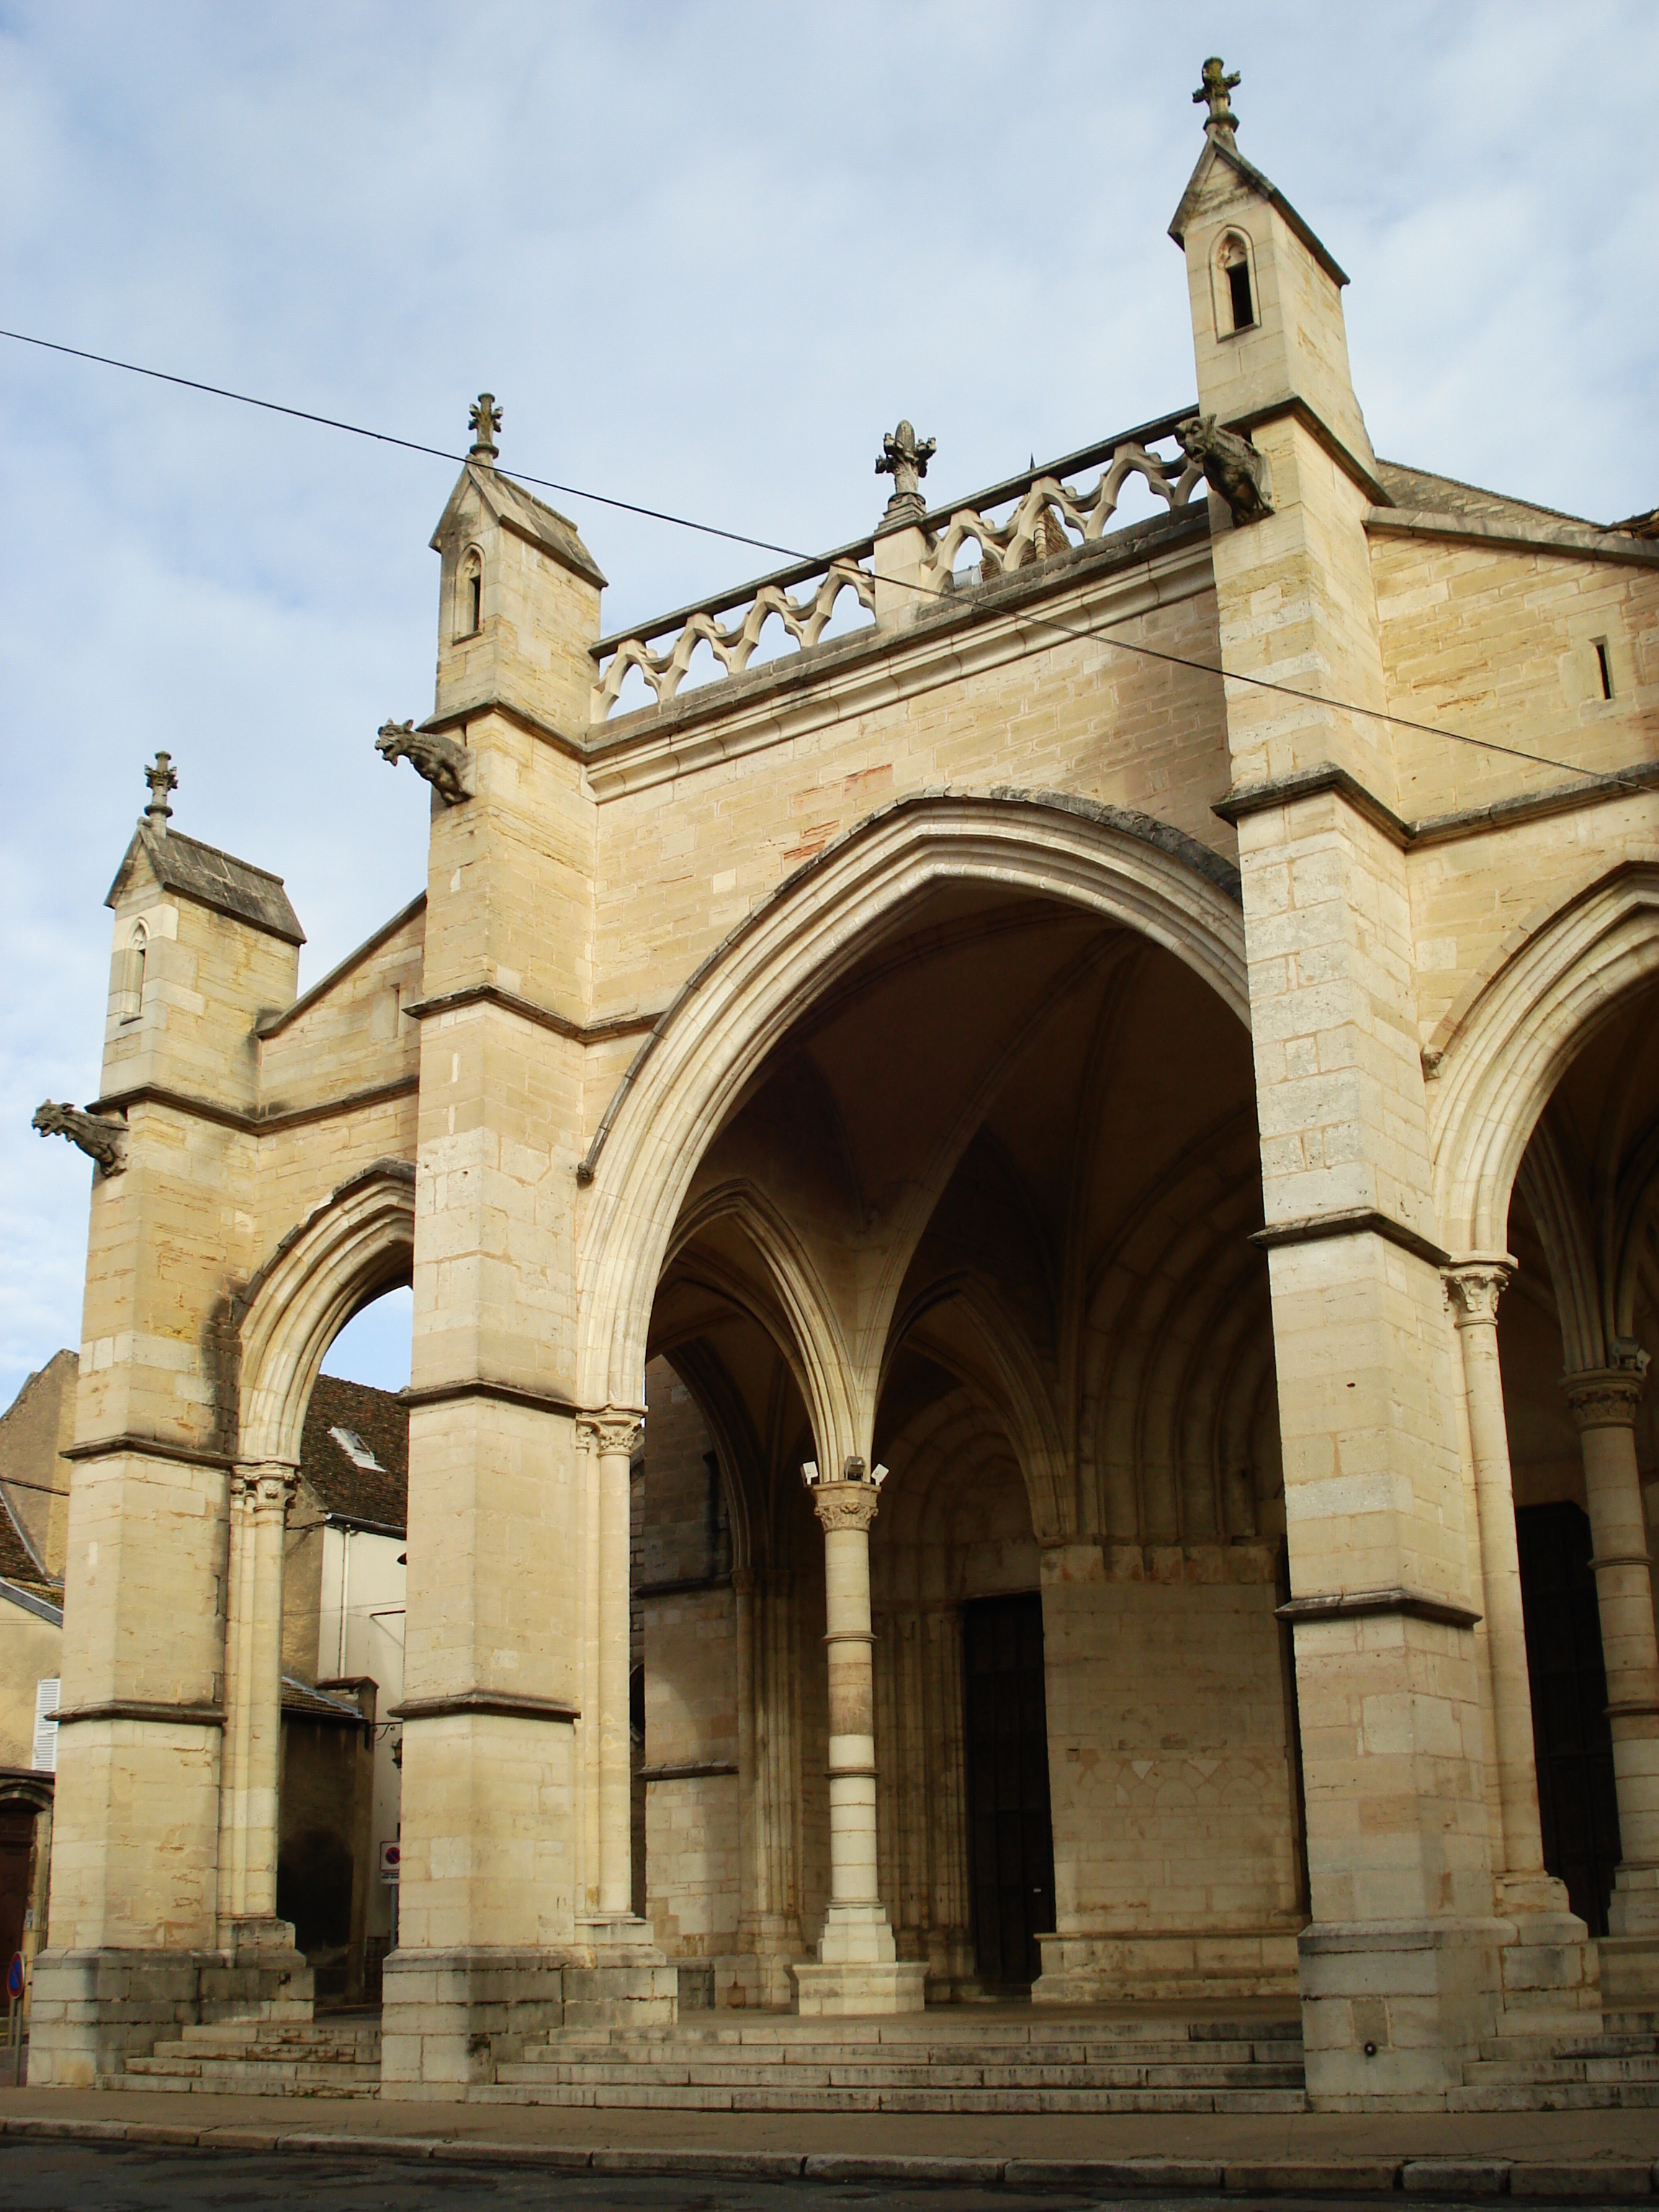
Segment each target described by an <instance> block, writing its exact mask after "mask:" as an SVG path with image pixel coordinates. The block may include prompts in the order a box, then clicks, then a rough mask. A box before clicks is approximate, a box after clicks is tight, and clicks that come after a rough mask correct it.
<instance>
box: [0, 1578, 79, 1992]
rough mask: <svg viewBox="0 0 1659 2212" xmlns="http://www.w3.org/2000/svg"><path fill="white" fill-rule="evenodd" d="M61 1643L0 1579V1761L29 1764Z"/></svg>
mask: <svg viewBox="0 0 1659 2212" xmlns="http://www.w3.org/2000/svg"><path fill="white" fill-rule="evenodd" d="M63 1646H64V1631H63V1627H62V1626H61V1624H60V1623H59V1622H58V1621H52V1620H41V1619H40V1616H39V1615H38V1614H36V1613H33V1612H30V1611H27V1610H25V1608H24V1607H22V1606H21V1605H20V1604H18V1603H17V1602H16V1601H15V1599H14V1598H12V1597H11V1595H10V1594H9V1591H8V1590H7V1589H6V1587H5V1585H4V1584H3V1583H0V1767H21V1768H32V1767H33V1765H34V1763H35V1760H34V1736H35V1725H34V1723H35V1696H36V1692H37V1691H38V1689H39V1687H40V1684H41V1683H42V1682H43V1681H46V1680H58V1677H59V1674H60V1673H61V1666H62V1661H61V1654H62V1651H63ZM0 1964H3V1961H0Z"/></svg>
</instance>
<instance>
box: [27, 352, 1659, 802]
mask: <svg viewBox="0 0 1659 2212" xmlns="http://www.w3.org/2000/svg"><path fill="white" fill-rule="evenodd" d="M0 338H11V339H13V340H14V341H15V343H17V344H19V345H27V346H36V347H39V348H40V349H42V350H43V351H45V352H47V353H58V354H65V355H67V356H69V357H70V359H71V360H74V361H88V362H95V363H96V364H97V366H98V367H100V368H118V369H121V370H123V371H125V373H126V374H128V375H130V376H143V377H149V378H150V379H151V380H154V381H155V382H156V383H158V384H172V385H176V386H179V388H180V389H181V390H183V391H185V392H205V393H207V394H208V395H209V396H210V398H215V399H229V400H233V401H234V402H235V403H236V404H238V405H239V406H243V407H257V408H258V409H260V410H262V411H263V412H264V413H265V414H268V415H286V416H289V417H291V418H292V419H293V420H294V421H295V422H311V423H314V424H316V425H317V426H318V427H319V428H322V429H325V430H343V431H344V432H345V433H346V434H347V435H349V436H350V437H354V438H368V439H370V440H371V441H373V442H374V443H375V444H376V445H381V446H394V447H398V449H399V450H401V451H402V452H404V453H423V454H425V455H427V456H428V458H430V459H434V460H440V461H449V462H452V463H453V464H454V465H456V466H458V467H463V466H465V464H466V463H467V461H468V460H469V459H471V456H470V455H469V454H465V453H452V452H450V451H449V450H448V448H447V447H442V446H428V445H422V443H421V442H420V441H418V440H416V439H414V438H400V437H398V436H396V435H393V433H392V432H391V431H389V430H371V429H368V428H365V427H364V425H363V424H362V423H360V422H343V421H342V420H341V419H340V418H339V417H338V416H333V415H319V414H315V413H313V411H312V410H310V409H308V408H304V407H290V406H287V405H285V404H283V403H282V402H281V401H279V400H275V399H260V398H256V397H255V396H254V395H253V394H252V392H234V391H232V390H231V389H230V388H229V386H226V385H222V384H208V383H205V382H204V381H203V380H201V379H199V378H197V377H192V376H178V375H175V374H173V373H172V372H171V371H169V370H167V369H161V368H145V367H144V366H143V365H142V364H141V363H140V362H133V361H121V360H118V359H117V358H116V357H115V356H113V355H112V354H102V353H90V352H88V351H87V350H86V349H84V348H83V347H81V346H72V345H64V344H62V343H59V342H58V340H56V339H53V338H42V337H32V336H31V335H30V334H29V333H28V332H27V331H9V330H3V329H0ZM491 465H492V467H493V468H494V469H495V473H496V475H497V476H503V477H511V479H512V480H513V482H514V483H522V484H533V485H534V486H536V488H537V489H538V490H543V491H556V492H557V493H559V494H560V495H561V496H562V498H566V499H580V500H586V501H589V502H590V503H591V504H592V505H593V506H595V507H611V508H613V509H614V510H616V511H617V513H623V514H637V515H641V516H642V517H643V518H644V519H645V520H647V521H649V522H665V523H668V524H670V525H671V526H672V527H673V528H675V529H677V530H693V531H696V532H698V533H699V534H700V535H702V536H703V537H705V538H723V539H725V540H726V542H727V543H728V544H733V545H752V546H754V547H755V548H756V549H757V550H758V551H760V552H763V553H777V554H781V556H783V558H784V559H785V560H786V561H798V562H807V561H812V560H816V559H817V555H815V554H811V553H804V552H802V551H801V550H800V549H799V547H798V546H793V545H779V544H775V542H774V541H773V540H772V539H770V538H753V537H750V535H749V534H748V533H747V532H744V531H741V530H727V529H726V528H724V527H723V526H721V525H720V524H718V523H713V522H700V521H698V520H696V518H695V517H693V516H690V515H685V514H673V513H670V512H669V511H668V510H667V509H666V508H664V507H644V506H641V504H640V503H639V502H638V501H635V500H628V499H618V498H617V497H615V496H614V495H611V494H610V493H608V492H600V491H587V490H585V489H583V488H582V487H581V486H580V485H577V484H568V483H559V482H557V481H556V479H555V478H554V477H535V476H530V475H528V474H526V472H525V471H523V470H521V469H504V468H503V467H502V466H501V464H500V462H499V461H496V462H494V463H492V464H491ZM907 588H908V589H909V590H912V591H915V592H917V593H918V594H919V595H921V597H923V598H926V599H944V598H945V596H946V594H945V593H944V592H938V591H934V590H932V589H930V588H929V586H927V585H925V584H921V583H911V584H909V585H908V586H907ZM1024 621H1025V623H1027V624H1028V625H1029V626H1030V627H1032V628H1035V629H1044V630H1047V631H1048V632H1050V633H1051V634H1052V635H1055V636H1058V637H1068V638H1074V639H1082V640H1088V639H1091V638H1092V639H1097V640H1098V641H1100V642H1101V643H1102V644H1103V645H1105V646H1107V647H1109V648H1111V649H1112V650H1114V651H1115V652H1119V653H1134V654H1137V655H1138V656H1139V658H1140V659H1144V660H1157V661H1162V662H1164V664H1165V665H1167V666H1170V667H1172V668H1185V669H1188V670H1190V671H1193V672H1194V674H1197V675H1200V676H1213V677H1217V678H1219V679H1220V680H1221V681H1222V682H1224V683H1228V684H1249V686H1250V687H1251V688H1252V689H1253V690H1258V691H1271V692H1274V693H1277V694H1278V695H1279V696H1280V697H1281V698H1285V699H1299V700H1301V701H1302V702H1304V704H1305V705H1308V706H1313V707H1323V708H1328V709H1329V710H1331V711H1333V712H1335V713H1339V714H1356V715H1358V716H1360V717H1362V718H1363V719H1364V720H1367V721H1372V722H1386V723H1389V724H1390V725H1391V726H1393V727H1394V728H1395V729H1401V730H1414V731H1416V732H1419V734H1420V735H1423V736H1425V737H1431V738H1440V739H1442V740H1443V742H1444V743H1446V744H1460V745H1472V746H1474V747H1475V748H1476V750H1479V751H1481V752H1489V753H1501V754H1502V755H1504V757H1505V758H1506V759H1509V760H1518V761H1526V762H1528V763H1530V764H1531V765H1532V766H1534V767H1535V768H1548V769H1555V770H1556V771H1557V773H1558V774H1559V775H1577V776H1583V778H1585V779H1586V781H1590V782H1601V781H1605V782H1607V783H1611V784H1614V785H1620V786H1622V787H1624V788H1626V789H1628V790H1641V789H1644V788H1646V786H1645V785H1644V784H1643V783H1642V782H1640V781H1638V779H1637V778H1635V777H1633V776H1630V775H1620V774H1619V773H1618V772H1617V771H1613V772H1609V771H1607V770H1604V769H1589V768H1585V767H1583V766H1582V765H1581V764H1580V763H1577V762H1576V761H1564V760H1557V759H1556V758H1555V757H1553V755H1551V754H1548V753H1536V752H1531V751H1529V750H1527V749H1526V748H1525V747H1523V746H1521V745H1506V744H1500V743H1499V742H1498V739H1496V738H1476V737H1471V736H1470V735H1469V734H1468V732H1467V731H1464V730H1448V729H1445V728H1443V727H1442V726H1441V725H1440V724H1439V723H1437V722H1424V721H1419V720H1416V719H1415V718H1414V717H1413V716H1412V715H1409V714H1395V713H1393V712H1391V711H1390V710H1389V708H1383V707H1367V706H1364V705H1363V704H1362V703H1361V702H1359V701H1358V700H1355V699H1340V698H1333V697H1329V696H1326V695H1325V694H1323V693H1321V692H1317V691H1304V690H1301V689H1300V688H1299V687H1298V686H1297V685H1296V684H1280V683H1279V682H1277V681H1276V680H1275V679H1274V678H1272V677H1267V676H1251V675H1248V674H1245V673H1244V672H1243V671H1240V670H1237V669H1227V668H1218V667H1217V666H1216V665H1215V664H1214V663H1213V662H1212V661H1206V660H1195V659H1193V658H1192V657H1191V656H1190V655H1189V654H1187V653H1170V652H1167V651H1165V650H1164V648H1163V647H1159V646H1153V645H1141V644H1138V643H1136V642H1135V641H1133V639H1129V638H1124V637H1116V636H1114V635H1111V634H1110V626H1109V623H1104V622H1102V623H1089V624H1086V625H1085V626H1084V627H1083V628H1081V629H1079V627H1077V626H1076V625H1075V624H1073V623H1063V622H1060V621H1057V620H1056V619H1055V618H1054V617H1053V616H1051V615H1027V616H1025V617H1024Z"/></svg>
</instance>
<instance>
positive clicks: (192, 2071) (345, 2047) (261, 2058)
mask: <svg viewBox="0 0 1659 2212" xmlns="http://www.w3.org/2000/svg"><path fill="white" fill-rule="evenodd" d="M99 2087H100V2088H106V2089H161V2090H173V2091H177V2092H181V2093H185V2094H188V2093H191V2091H194V2092H197V2093H201V2094H207V2095H239V2094H240V2095H242V2096H252V2097H378V2096H379V2095H380V2022H379V2021H329V2020H322V2021H215V2022H214V2023H212V2024H211V2025H209V2026H203V2027H186V2028H185V2031H184V2033H183V2034H182V2035H180V2036H179V2038H177V2039H175V2040H171V2041H168V2042H166V2043H158V2044H157V2045H156V2046H155V2050H154V2051H151V2052H150V2053H149V2057H143V2058H129V2059H128V2060H127V2061H126V2063H125V2067H124V2069H123V2070H122V2071H121V2072H120V2073H119V2074H111V2075H100V2077H99Z"/></svg>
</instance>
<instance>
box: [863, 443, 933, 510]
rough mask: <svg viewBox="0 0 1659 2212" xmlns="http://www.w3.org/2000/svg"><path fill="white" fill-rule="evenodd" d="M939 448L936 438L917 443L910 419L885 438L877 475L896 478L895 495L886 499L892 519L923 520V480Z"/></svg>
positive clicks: (878, 461)
mask: <svg viewBox="0 0 1659 2212" xmlns="http://www.w3.org/2000/svg"><path fill="white" fill-rule="evenodd" d="M938 451H939V440H938V439H937V438H929V439H927V440H926V441H924V442H923V443H922V444H920V445H918V444H917V442H916V434H915V428H914V426H913V425H912V424H910V423H908V422H901V423H900V424H899V426H898V428H897V429H896V430H890V431H889V432H888V433H887V435H886V436H885V437H884V438H883V440H882V441H881V452H880V453H879V455H878V457H877V460H876V474H877V475H878V477H891V478H892V479H893V496H892V497H891V499H890V500H889V501H888V502H887V513H886V519H887V520H888V521H889V522H920V521H921V518H922V516H923V515H924V514H926V513H927V507H926V506H925V505H924V503H923V501H922V496H921V479H922V478H923V477H925V476H926V475H927V464H928V462H929V461H931V460H932V459H933V456H934V454H935V453H937V452H938Z"/></svg>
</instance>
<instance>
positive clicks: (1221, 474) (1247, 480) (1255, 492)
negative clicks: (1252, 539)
mask: <svg viewBox="0 0 1659 2212" xmlns="http://www.w3.org/2000/svg"><path fill="white" fill-rule="evenodd" d="M1176 437H1177V438H1179V440H1180V441H1181V450H1182V453H1185V454H1186V456H1187V458H1188V460H1189V461H1194V462H1196V463H1197V465H1198V466H1199V467H1200V469H1202V470H1203V471H1204V481H1205V483H1207V484H1208V485H1209V487H1210V489H1211V490H1212V491H1213V492H1218V493H1219V494H1220V495H1221V497H1222V498H1223V499H1225V501H1226V502H1227V509H1228V512H1229V513H1231V516H1232V518H1233V520H1234V522H1235V523H1237V524H1240V525H1243V524H1245V523H1249V522H1261V521H1262V520H1264V519H1265V518H1266V517H1267V515H1270V514H1271V513H1273V471H1272V470H1271V469H1270V468H1269V466H1268V465H1267V455H1266V454H1265V453H1259V452H1258V451H1257V450H1256V448H1255V447H1254V446H1253V445H1252V444H1251V443H1250V441H1249V439H1248V438H1242V437H1240V435H1238V433H1237V430H1226V429H1224V428H1222V426H1221V424H1220V423H1219V422H1217V420H1216V418H1215V416H1213V415H1193V416H1188V419H1187V421H1186V422H1183V423H1182V425H1181V427H1180V428H1179V429H1178V430H1177V431H1176Z"/></svg>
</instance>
